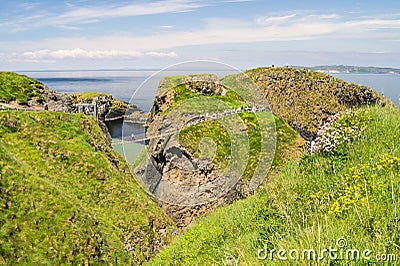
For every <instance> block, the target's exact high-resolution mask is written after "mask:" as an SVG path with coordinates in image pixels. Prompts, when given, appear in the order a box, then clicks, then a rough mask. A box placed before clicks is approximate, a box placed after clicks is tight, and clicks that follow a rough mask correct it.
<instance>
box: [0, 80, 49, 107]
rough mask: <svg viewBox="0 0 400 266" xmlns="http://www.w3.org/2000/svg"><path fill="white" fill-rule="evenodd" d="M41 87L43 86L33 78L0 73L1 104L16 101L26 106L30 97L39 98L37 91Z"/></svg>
mask: <svg viewBox="0 0 400 266" xmlns="http://www.w3.org/2000/svg"><path fill="white" fill-rule="evenodd" d="M42 87H43V84H42V83H40V82H39V81H37V80H35V79H33V78H30V77H27V76H24V75H20V74H16V73H13V72H0V102H2V103H9V102H12V101H16V102H17V103H18V104H27V102H28V101H29V100H30V99H31V98H32V97H36V96H40V94H39V89H40V88H42Z"/></svg>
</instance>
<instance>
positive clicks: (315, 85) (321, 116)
mask: <svg viewBox="0 0 400 266" xmlns="http://www.w3.org/2000/svg"><path fill="white" fill-rule="evenodd" d="M245 73H246V74H247V75H249V77H250V78H252V79H253V80H254V82H256V83H257V85H258V86H259V88H260V89H261V90H262V91H263V93H264V95H265V97H266V99H267V101H268V103H269V104H270V106H271V109H272V111H273V112H274V113H275V114H276V115H278V116H280V117H281V118H283V119H284V120H285V121H287V122H288V123H289V124H290V125H291V126H292V127H293V128H294V129H295V130H296V131H298V132H299V133H300V134H301V135H302V136H303V137H304V138H306V139H307V140H311V139H313V138H315V136H316V133H317V131H318V129H320V128H321V126H322V125H323V124H324V123H325V122H326V121H327V119H328V118H329V117H330V116H332V115H334V114H336V113H338V112H341V111H344V110H346V109H347V108H358V107H360V106H365V105H374V104H378V105H391V104H392V103H391V102H390V101H389V100H388V99H387V98H386V97H384V96H383V95H381V94H379V93H378V92H376V91H374V90H373V89H371V88H368V87H366V86H361V85H357V84H354V83H348V82H345V81H343V80H340V79H338V78H335V77H333V76H330V75H327V74H324V73H319V72H315V71H309V70H304V69H297V68H287V67H262V68H256V69H251V70H248V71H246V72H245Z"/></svg>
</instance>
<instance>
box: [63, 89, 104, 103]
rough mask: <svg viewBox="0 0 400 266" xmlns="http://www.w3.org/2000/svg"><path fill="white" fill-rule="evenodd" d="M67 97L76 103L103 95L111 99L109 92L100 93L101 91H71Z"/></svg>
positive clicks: (89, 100)
mask: <svg viewBox="0 0 400 266" xmlns="http://www.w3.org/2000/svg"><path fill="white" fill-rule="evenodd" d="M69 97H70V98H71V99H72V100H74V101H76V102H78V103H85V102H91V101H92V99H93V98H96V97H105V98H106V99H112V95H111V94H108V93H102V92H82V93H73V94H71V95H69Z"/></svg>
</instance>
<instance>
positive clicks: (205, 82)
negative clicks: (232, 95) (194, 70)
mask: <svg viewBox="0 0 400 266" xmlns="http://www.w3.org/2000/svg"><path fill="white" fill-rule="evenodd" d="M183 83H184V84H185V87H186V88H187V89H188V90H190V91H192V92H194V93H200V94H202V95H205V96H212V95H219V96H225V95H226V92H227V90H226V88H225V87H224V86H223V85H222V82H221V81H220V80H219V79H218V77H217V76H216V75H200V76H197V75H193V76H188V77H186V78H184V79H183Z"/></svg>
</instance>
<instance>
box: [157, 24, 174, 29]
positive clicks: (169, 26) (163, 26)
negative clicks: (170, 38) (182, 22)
mask: <svg viewBox="0 0 400 266" xmlns="http://www.w3.org/2000/svg"><path fill="white" fill-rule="evenodd" d="M159 28H160V29H163V30H170V29H173V28H175V26H173V25H161V26H159Z"/></svg>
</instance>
